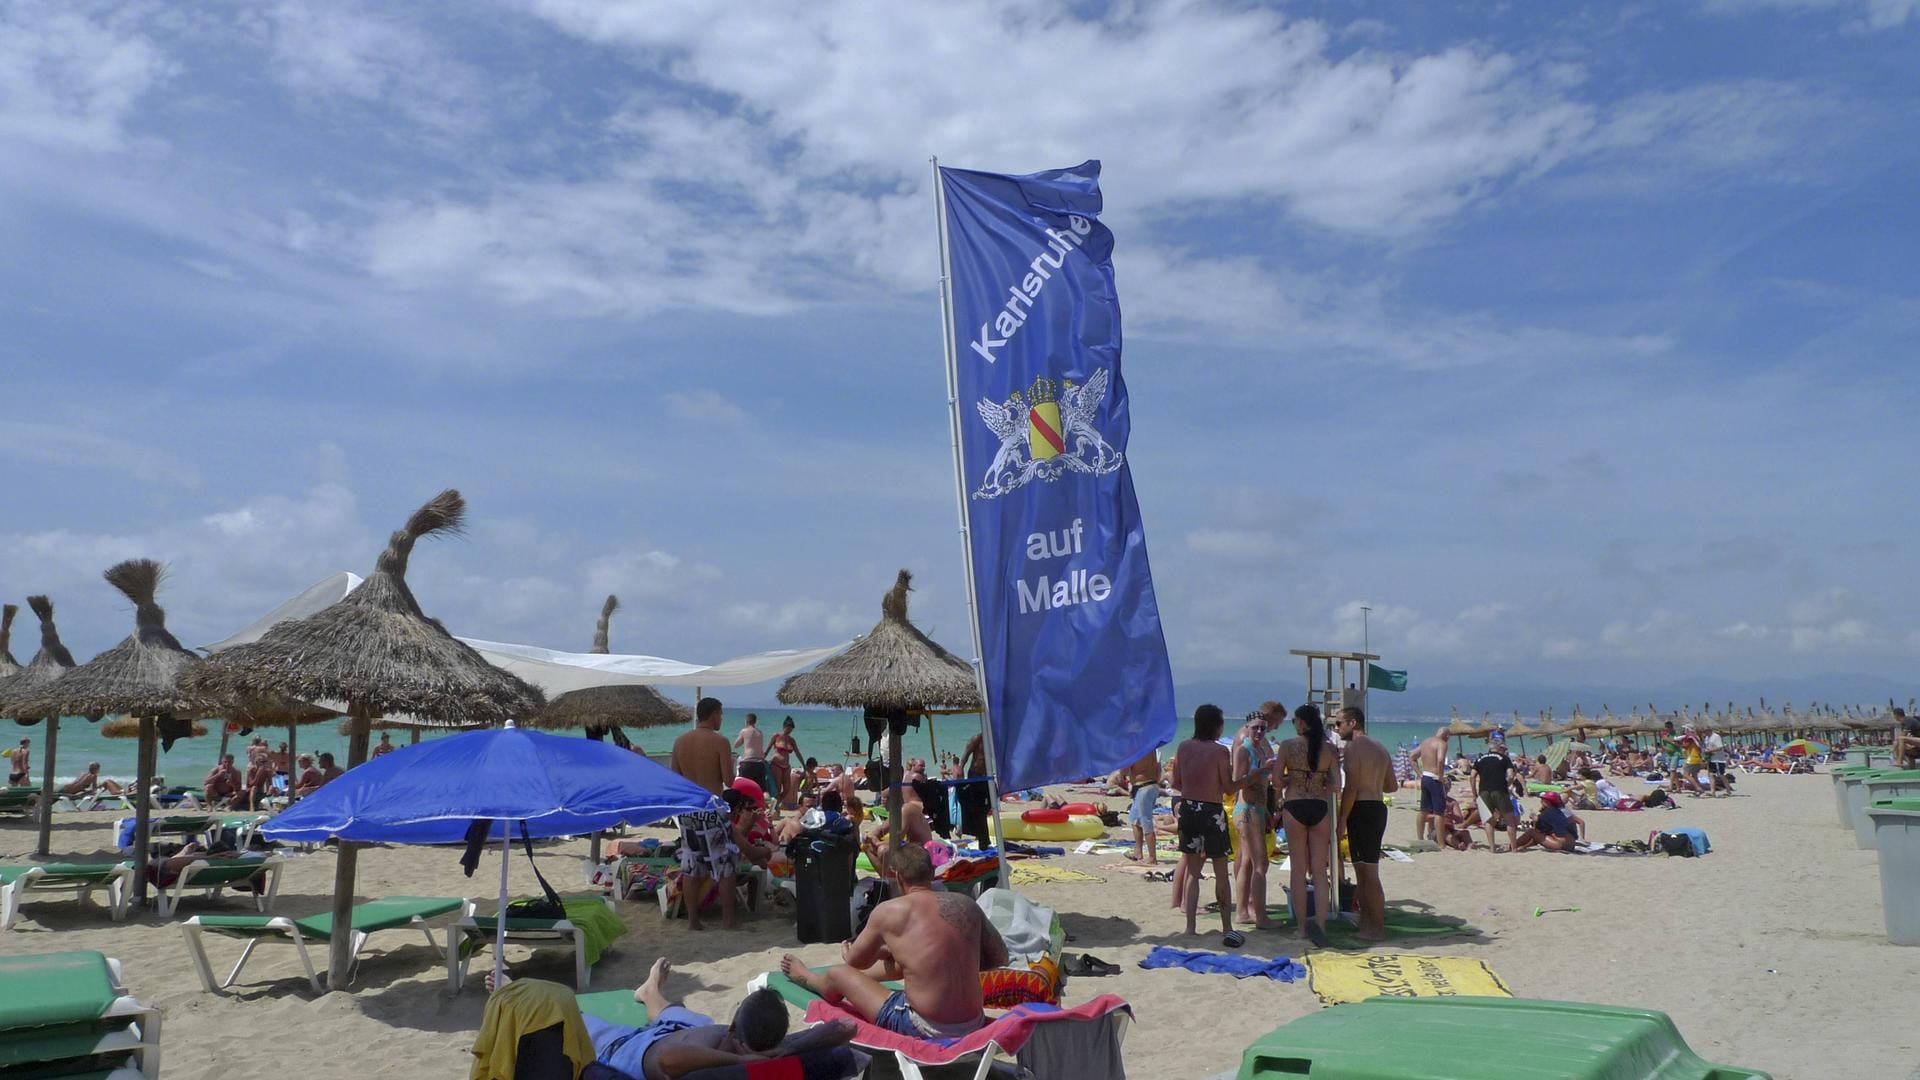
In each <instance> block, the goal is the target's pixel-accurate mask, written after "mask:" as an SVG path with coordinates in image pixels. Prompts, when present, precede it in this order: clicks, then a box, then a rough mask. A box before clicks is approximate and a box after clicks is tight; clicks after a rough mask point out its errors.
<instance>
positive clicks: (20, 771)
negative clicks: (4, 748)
mask: <svg viewBox="0 0 1920 1080" xmlns="http://www.w3.org/2000/svg"><path fill="white" fill-rule="evenodd" d="M32 774H33V740H32V739H21V740H20V745H19V746H16V747H14V748H13V749H12V750H9V751H8V752H7V783H8V784H10V785H13V786H15V787H18V786H20V785H22V784H25V783H26V782H27V778H28V777H29V776H31V775H32Z"/></svg>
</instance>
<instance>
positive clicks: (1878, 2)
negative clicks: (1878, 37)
mask: <svg viewBox="0 0 1920 1080" xmlns="http://www.w3.org/2000/svg"><path fill="white" fill-rule="evenodd" d="M1705 6H1706V9H1707V10H1708V11H1713V12H1718V13H1721V14H1746V13H1749V12H1754V11H1838V12H1843V13H1845V14H1847V15H1849V16H1851V18H1849V19H1848V21H1847V22H1846V24H1845V27H1846V29H1848V30H1851V31H1855V32H1859V31H1871V30H1892V29H1895V28H1897V27H1901V26H1904V25H1906V24H1907V23H1908V22H1910V21H1912V20H1914V19H1916V18H1920V0H1706V3H1705Z"/></svg>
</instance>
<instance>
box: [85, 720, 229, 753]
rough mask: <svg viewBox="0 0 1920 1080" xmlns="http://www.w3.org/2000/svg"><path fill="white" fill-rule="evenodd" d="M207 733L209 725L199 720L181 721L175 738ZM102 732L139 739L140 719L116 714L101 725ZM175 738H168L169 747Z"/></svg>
mask: <svg viewBox="0 0 1920 1080" xmlns="http://www.w3.org/2000/svg"><path fill="white" fill-rule="evenodd" d="M206 733H207V725H205V724H203V723H201V722H200V721H198V720H191V721H181V722H180V727H179V729H178V730H177V731H176V732H175V733H174V736H173V737H174V738H176V739H177V738H199V737H200V736H202V735H205V734H206ZM100 734H102V735H105V736H106V737H107V738H109V739H137V738H139V737H140V721H138V720H135V719H134V718H133V717H131V716H116V717H114V718H113V719H111V720H109V721H107V722H106V723H104V724H101V725H100ZM172 742H173V739H168V740H167V743H168V746H167V747H166V748H167V749H172Z"/></svg>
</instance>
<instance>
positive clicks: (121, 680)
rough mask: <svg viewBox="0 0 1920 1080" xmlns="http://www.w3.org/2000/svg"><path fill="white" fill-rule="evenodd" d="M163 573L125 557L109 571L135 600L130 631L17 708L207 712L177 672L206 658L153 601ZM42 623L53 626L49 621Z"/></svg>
mask: <svg viewBox="0 0 1920 1080" xmlns="http://www.w3.org/2000/svg"><path fill="white" fill-rule="evenodd" d="M165 575H166V571H165V568H163V567H162V566H161V565H160V564H159V563H157V562H154V561H153V560H152V559H128V560H127V561H126V562H123V563H120V564H118V565H116V566H114V567H113V568H111V569H109V570H108V571H107V572H106V575H105V576H106V579H107V583H108V584H109V585H112V586H113V587H114V588H116V589H119V590H120V591H121V592H122V593H124V594H125V595H126V597H127V599H129V600H131V601H133V608H134V615H133V623H134V626H133V633H132V634H131V635H129V636H128V637H127V639H126V640H125V641H122V642H121V643H120V644H118V645H115V646H114V647H113V648H111V649H108V650H107V651H106V652H103V653H101V654H100V655H99V656H96V657H94V658H93V659H92V660H89V661H87V662H86V663H84V664H82V665H80V666H79V667H77V668H74V669H73V670H72V671H69V672H67V673H66V674H65V675H62V676H60V677H59V679H57V680H55V681H53V682H51V683H49V684H47V686H46V687H45V689H44V690H42V691H41V692H39V693H37V694H35V695H34V696H33V697H32V698H30V699H27V700H23V701H20V702H18V703H17V704H16V705H15V708H16V709H17V710H18V711H20V712H22V713H27V712H34V713H38V714H39V715H42V716H96V717H97V716H133V717H142V716H153V717H160V716H173V715H176V714H177V715H180V716H188V715H195V714H200V713H205V712H207V711H210V706H211V703H210V702H209V700H208V699H207V698H205V697H203V696H201V695H200V694H199V693H196V692H194V691H192V690H189V689H187V688H186V687H184V686H182V685H181V676H182V675H184V674H185V673H186V672H187V671H189V670H190V669H192V668H195V667H198V666H200V665H201V664H202V663H204V661H202V660H201V659H200V657H199V655H198V654H196V653H192V652H189V651H188V650H187V649H186V647H185V646H183V645H181V644H180V642H179V640H178V639H177V638H175V637H174V636H173V635H172V634H171V633H168V632H167V613H166V612H165V611H162V610H161V608H160V605H159V604H157V603H155V602H154V596H155V594H156V593H158V592H159V589H160V582H161V580H162V579H163V578H164V577H165ZM43 625H51V619H50V618H49V619H48V620H47V622H46V623H44V624H43Z"/></svg>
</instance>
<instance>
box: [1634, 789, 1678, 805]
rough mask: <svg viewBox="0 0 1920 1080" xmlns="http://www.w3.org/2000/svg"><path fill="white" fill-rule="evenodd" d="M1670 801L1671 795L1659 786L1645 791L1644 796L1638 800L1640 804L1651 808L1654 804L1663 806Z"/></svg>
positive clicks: (1671, 799)
mask: <svg viewBox="0 0 1920 1080" xmlns="http://www.w3.org/2000/svg"><path fill="white" fill-rule="evenodd" d="M1672 801H1673V796H1671V795H1668V794H1667V793H1666V792H1665V791H1663V790H1661V789H1660V788H1654V789H1653V790H1652V791H1649V792H1647V797H1646V798H1644V799H1642V800H1640V805H1641V806H1644V807H1647V808H1649V809H1651V808H1652V807H1655V806H1665V805H1667V804H1668V803H1670V802H1672Z"/></svg>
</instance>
